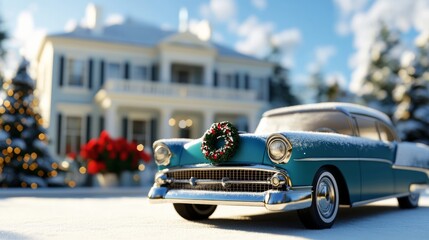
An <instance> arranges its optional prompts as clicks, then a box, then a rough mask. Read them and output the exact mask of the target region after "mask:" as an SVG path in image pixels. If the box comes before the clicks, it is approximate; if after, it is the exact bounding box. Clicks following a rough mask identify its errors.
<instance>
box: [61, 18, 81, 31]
mask: <svg viewBox="0 0 429 240" xmlns="http://www.w3.org/2000/svg"><path fill="white" fill-rule="evenodd" d="M77 26H78V22H77V20H76V19H69V20H68V21H67V22H66V25H64V31H66V32H73V31H74V30H75V29H76V27H77Z"/></svg>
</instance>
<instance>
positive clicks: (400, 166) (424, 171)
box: [393, 165, 429, 178]
mask: <svg viewBox="0 0 429 240" xmlns="http://www.w3.org/2000/svg"><path fill="white" fill-rule="evenodd" d="M393 168H394V169H399V170H408V171H416V172H422V173H426V175H427V177H428V178H429V170H428V169H424V168H419V167H411V166H402V165H393Z"/></svg>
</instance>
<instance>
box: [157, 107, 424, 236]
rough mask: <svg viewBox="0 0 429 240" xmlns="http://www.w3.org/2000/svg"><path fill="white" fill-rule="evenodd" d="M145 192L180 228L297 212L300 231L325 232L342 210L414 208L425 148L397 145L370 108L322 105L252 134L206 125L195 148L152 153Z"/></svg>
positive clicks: (384, 120)
mask: <svg viewBox="0 0 429 240" xmlns="http://www.w3.org/2000/svg"><path fill="white" fill-rule="evenodd" d="M153 149H154V157H155V160H156V163H157V164H158V166H159V172H158V173H157V174H156V176H155V184H154V186H153V187H152V189H151V190H150V192H149V199H150V200H151V202H153V203H161V202H170V203H173V204H174V208H175V209H176V211H177V212H178V214H179V215H180V216H182V217H183V218H185V219H188V220H201V219H206V218H208V217H209V216H210V215H211V214H212V213H213V212H214V211H215V209H216V206H217V205H236V206H262V207H265V208H266V209H268V210H272V211H290V210H298V211H297V212H298V215H299V218H300V220H301V222H302V223H303V225H304V226H305V227H307V228H316V229H320V228H330V227H331V226H332V225H333V223H334V221H335V219H336V216H337V213H338V209H339V206H340V205H345V206H350V207H354V206H359V205H362V204H366V203H369V202H373V201H377V200H382V199H386V198H397V199H398V202H399V207H400V208H415V207H417V206H418V200H419V196H420V192H421V191H422V190H425V189H426V188H427V187H428V186H429V185H428V184H429V178H428V177H429V171H428V168H429V147H427V146H426V145H422V144H414V143H403V142H400V141H399V139H398V136H397V134H396V133H395V131H394V128H393V125H392V123H391V121H390V120H389V118H388V117H387V116H386V115H384V114H383V113H381V112H378V111H376V110H373V109H371V108H368V107H364V106H360V105H355V104H346V103H321V104H309V105H301V106H293V107H286V108H280V109H274V110H271V111H268V112H266V113H265V114H264V115H263V117H262V119H261V121H260V123H259V125H258V127H257V129H256V131H255V133H254V134H245V133H237V131H236V129H235V128H234V126H232V125H231V124H230V123H228V122H221V123H214V124H213V125H212V127H211V128H210V129H209V130H207V132H206V133H205V134H204V136H203V137H202V138H200V139H195V140H191V139H163V140H158V141H156V142H155V143H154V146H153Z"/></svg>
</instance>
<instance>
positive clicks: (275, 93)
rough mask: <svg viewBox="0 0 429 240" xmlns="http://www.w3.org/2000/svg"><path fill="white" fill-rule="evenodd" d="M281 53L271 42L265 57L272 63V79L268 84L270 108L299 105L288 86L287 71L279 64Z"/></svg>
mask: <svg viewBox="0 0 429 240" xmlns="http://www.w3.org/2000/svg"><path fill="white" fill-rule="evenodd" d="M281 56H282V51H281V49H280V48H279V46H277V45H276V44H275V43H273V42H271V52H270V53H269V54H268V56H267V57H266V59H267V60H269V61H271V62H272V63H274V66H273V70H272V77H271V78H270V82H269V88H270V89H269V90H270V103H271V106H272V107H284V106H291V105H297V104H299V100H298V98H297V97H296V96H295V95H294V94H293V93H292V88H291V86H290V85H289V77H288V74H289V71H288V69H287V68H285V67H283V66H282V65H281V64H280V59H281Z"/></svg>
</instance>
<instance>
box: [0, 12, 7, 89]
mask: <svg viewBox="0 0 429 240" xmlns="http://www.w3.org/2000/svg"><path fill="white" fill-rule="evenodd" d="M6 38H7V35H6V31H5V30H3V20H2V18H1V16H0V85H1V84H3V69H2V68H3V59H4V57H5V55H6V50H5V49H4V46H3V43H4V41H5V40H6Z"/></svg>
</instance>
